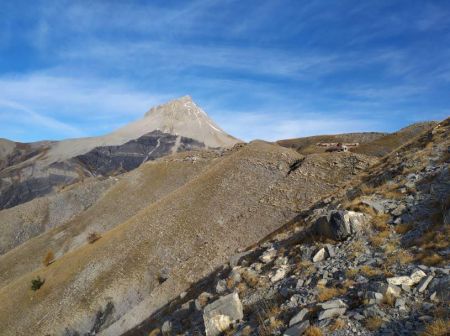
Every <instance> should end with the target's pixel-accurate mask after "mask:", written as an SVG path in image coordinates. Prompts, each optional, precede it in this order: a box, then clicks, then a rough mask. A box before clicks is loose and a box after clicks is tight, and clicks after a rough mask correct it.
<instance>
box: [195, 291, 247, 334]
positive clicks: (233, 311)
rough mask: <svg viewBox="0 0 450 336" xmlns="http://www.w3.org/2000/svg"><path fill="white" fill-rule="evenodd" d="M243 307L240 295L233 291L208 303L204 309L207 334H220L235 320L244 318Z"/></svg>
mask: <svg viewBox="0 0 450 336" xmlns="http://www.w3.org/2000/svg"><path fill="white" fill-rule="evenodd" d="M243 317H244V313H243V308H242V303H241V300H240V299H239V295H238V294H237V293H232V294H229V295H226V296H223V297H221V298H220V299H218V300H216V301H214V302H212V303H210V304H209V305H207V306H206V307H205V309H204V311H203V321H204V323H205V331H206V336H218V335H220V334H221V333H223V332H224V331H226V330H227V329H229V327H230V326H231V324H232V323H233V321H236V320H242V318H243Z"/></svg>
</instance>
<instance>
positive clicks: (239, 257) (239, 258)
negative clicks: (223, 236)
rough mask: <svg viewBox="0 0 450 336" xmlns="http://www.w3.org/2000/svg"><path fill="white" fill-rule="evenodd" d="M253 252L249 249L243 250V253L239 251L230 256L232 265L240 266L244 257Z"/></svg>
mask: <svg viewBox="0 0 450 336" xmlns="http://www.w3.org/2000/svg"><path fill="white" fill-rule="evenodd" d="M252 252H253V251H251V250H249V251H245V252H241V253H238V254H236V255H234V256H232V257H231V258H230V267H231V268H233V267H236V266H238V265H239V264H240V263H241V261H242V259H244V258H245V257H246V256H248V255H249V254H251V253H252Z"/></svg>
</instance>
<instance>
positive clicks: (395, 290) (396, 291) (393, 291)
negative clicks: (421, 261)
mask: <svg viewBox="0 0 450 336" xmlns="http://www.w3.org/2000/svg"><path fill="white" fill-rule="evenodd" d="M401 292H402V290H401V289H400V287H397V286H395V285H388V286H387V288H386V294H388V295H392V296H393V297H396V298H397V297H399V296H400V294H401Z"/></svg>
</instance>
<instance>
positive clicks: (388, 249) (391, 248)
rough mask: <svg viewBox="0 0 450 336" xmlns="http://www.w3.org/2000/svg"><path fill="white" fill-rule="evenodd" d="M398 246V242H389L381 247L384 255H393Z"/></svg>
mask: <svg viewBox="0 0 450 336" xmlns="http://www.w3.org/2000/svg"><path fill="white" fill-rule="evenodd" d="M398 245H399V242H398V240H390V241H389V242H387V243H386V244H385V245H384V246H383V250H384V253H386V254H392V253H394V252H395V251H397V250H398V248H399V247H398Z"/></svg>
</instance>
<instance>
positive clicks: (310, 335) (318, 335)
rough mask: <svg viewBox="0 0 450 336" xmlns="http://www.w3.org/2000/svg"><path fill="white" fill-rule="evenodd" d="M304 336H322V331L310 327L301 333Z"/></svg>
mask: <svg viewBox="0 0 450 336" xmlns="http://www.w3.org/2000/svg"><path fill="white" fill-rule="evenodd" d="M303 335H304V336H323V333H322V330H321V329H320V328H319V327H316V326H310V327H308V329H306V330H305V332H304V333H303Z"/></svg>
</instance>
